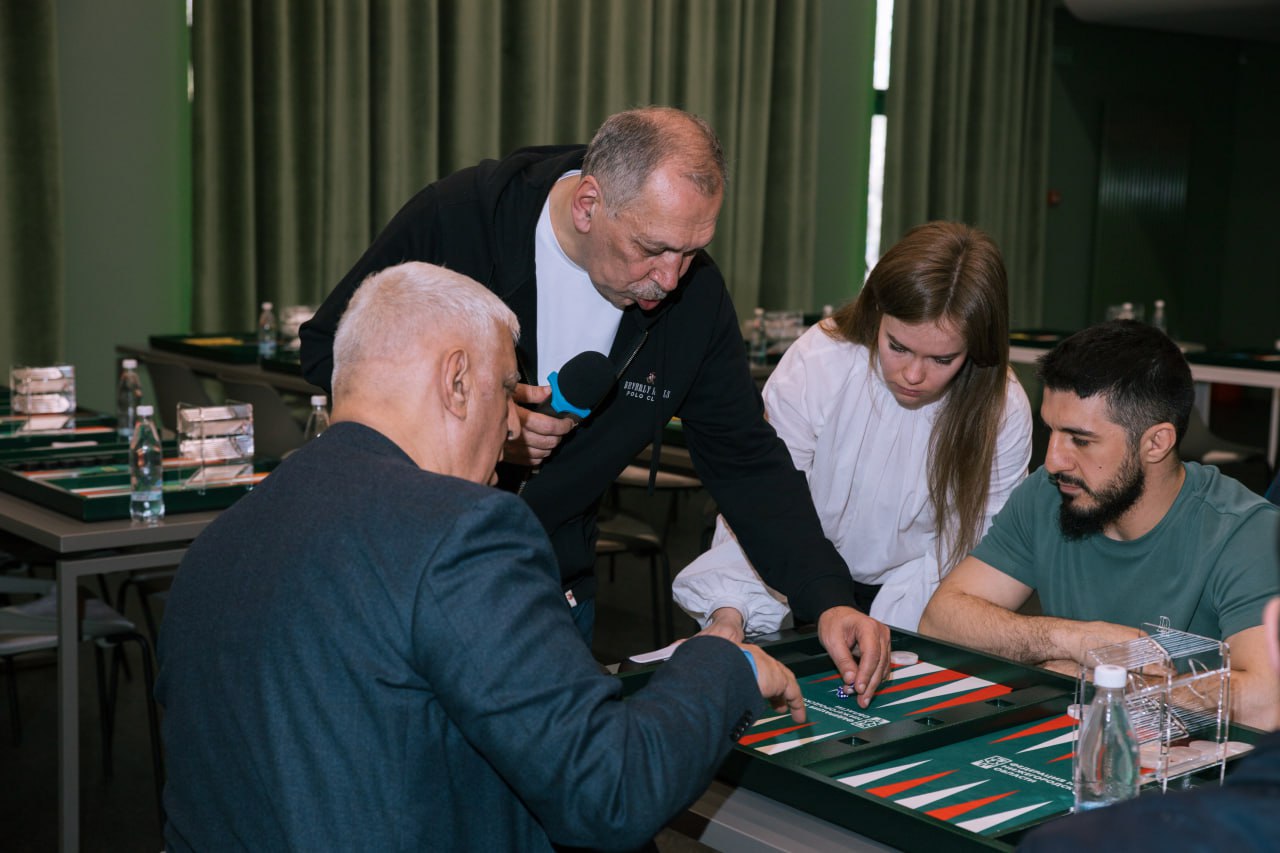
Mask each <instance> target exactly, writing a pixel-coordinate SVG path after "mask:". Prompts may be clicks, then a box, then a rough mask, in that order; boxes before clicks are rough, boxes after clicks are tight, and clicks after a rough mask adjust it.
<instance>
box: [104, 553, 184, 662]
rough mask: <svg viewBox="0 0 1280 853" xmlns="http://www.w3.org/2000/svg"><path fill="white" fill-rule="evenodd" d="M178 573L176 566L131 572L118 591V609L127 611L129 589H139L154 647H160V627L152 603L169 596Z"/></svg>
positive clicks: (139, 600)
mask: <svg viewBox="0 0 1280 853" xmlns="http://www.w3.org/2000/svg"><path fill="white" fill-rule="evenodd" d="M177 573H178V569H177V568H176V567H174V568H167V569H143V570H141V571H135V572H131V573H130V574H129V576H128V577H127V578H125V579H124V580H123V581H121V583H120V589H119V590H118V591H117V592H116V611H117V612H119V613H125V612H126V611H127V610H128V603H129V590H131V589H134V590H137V592H138V604H139V606H141V607H142V618H143V621H145V622H146V623H147V636H148V637H149V638H150V639H151V647H152V648H158V643H159V629H158V627H157V625H156V618H155V612H154V611H153V610H152V609H151V604H152V602H153V601H158V602H164V600H165V599H166V598H168V597H169V587H170V586H171V585H172V584H173V578H174V575H176V574H177ZM127 674H128V673H127V671H126V675H127Z"/></svg>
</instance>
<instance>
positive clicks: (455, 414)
mask: <svg viewBox="0 0 1280 853" xmlns="http://www.w3.org/2000/svg"><path fill="white" fill-rule="evenodd" d="M518 328H519V326H518V323H517V322H516V320H515V318H514V317H513V315H512V314H511V312H510V311H509V310H508V309H507V308H506V307H505V306H503V304H502V303H501V301H500V300H498V299H497V298H496V297H494V296H493V295H492V294H491V293H489V292H488V291H486V290H485V289H484V288H482V287H480V286H479V285H477V284H476V283H475V282H473V281H471V280H469V279H467V278H465V277H464V276H461V275H458V274H456V273H453V272H450V271H448V270H444V269H441V268H439V267H435V266H432V265H429V264H423V263H411V264H405V265H401V266H398V267H395V268H392V269H388V270H386V271H384V272H382V273H380V274H379V275H377V276H375V277H374V278H372V279H370V280H369V281H368V282H367V283H366V284H365V286H364V287H363V288H361V291H360V293H359V294H358V295H357V296H356V298H355V299H354V300H353V301H352V304H351V309H350V311H348V312H347V314H346V316H345V317H344V318H343V322H342V324H341V326H340V327H339V329H338V335H337V340H336V343H335V351H336V360H335V375H334V424H333V426H332V427H330V428H329V429H328V430H326V431H325V433H324V434H323V435H321V436H319V437H318V438H315V439H313V440H312V441H310V442H308V443H307V444H306V445H304V446H303V447H302V448H300V449H299V450H298V451H297V452H296V453H294V454H292V455H291V456H290V457H289V458H288V459H287V460H285V461H284V462H283V463H282V464H281V465H280V467H278V468H277V469H276V470H275V471H274V472H273V473H272V474H271V476H269V477H268V478H267V479H266V480H265V481H264V482H263V483H262V484H261V485H260V486H258V487H257V488H255V489H254V490H253V492H252V493H251V494H249V495H247V496H246V497H244V498H242V499H241V500H240V501H239V502H238V503H237V504H236V505H235V506H233V507H232V508H231V509H229V510H227V511H226V512H225V513H223V514H222V515H221V516H220V517H219V518H218V519H217V520H216V521H215V522H214V523H213V524H212V525H210V526H209V528H208V529H207V530H206V531H205V532H204V533H203V534H201V535H200V536H199V537H198V538H197V539H196V541H195V542H194V543H193V544H192V546H191V548H190V550H189V551H188V553H187V556H186V558H185V559H184V560H183V562H182V565H181V566H180V567H179V569H178V574H177V577H176V579H175V581H174V584H173V588H172V590H171V592H170V596H169V599H168V602H167V605H166V612H165V620H164V626H163V629H162V632H161V636H160V647H159V648H160V676H159V679H158V682H157V686H156V694H157V698H158V699H159V700H160V701H161V702H162V703H163V704H164V707H165V712H166V713H165V716H164V723H163V729H164V739H165V747H166V753H167V756H168V783H167V785H166V787H165V793H164V803H165V810H166V813H167V816H168V822H167V825H166V828H165V842H166V849H168V850H170V851H185V850H449V851H452V850H549V849H551V847H552V845H569V846H575V847H577V846H583V847H592V848H610V849H632V848H635V847H637V846H639V845H641V844H643V843H644V842H645V841H646V840H647V839H650V838H651V837H652V836H653V835H654V834H655V833H656V832H657V831H658V830H659V829H660V828H661V827H662V825H663V824H664V823H665V822H666V821H667V820H669V819H670V818H671V817H672V816H673V815H674V814H676V813H677V812H678V811H679V810H680V809H682V808H684V807H685V806H687V805H688V804H689V803H690V802H692V801H693V799H694V798H696V797H697V796H698V795H700V794H701V793H702V791H703V790H704V789H705V788H706V786H707V784H708V783H709V782H710V779H711V776H712V774H713V772H714V770H715V768H716V767H717V765H718V764H719V763H720V762H721V761H722V760H723V758H724V756H725V755H726V754H727V752H728V751H729V749H730V748H731V747H732V744H733V742H734V741H735V740H737V738H738V737H740V736H741V734H742V732H743V731H744V730H745V728H746V727H747V726H748V725H750V724H751V722H752V721H753V720H754V719H755V715H756V713H757V711H758V710H760V709H761V708H762V707H763V703H762V701H761V696H762V695H763V696H764V697H766V698H768V699H769V700H770V702H771V704H773V705H774V707H775V708H777V709H779V710H790V712H791V714H792V716H793V717H794V718H795V719H796V720H797V721H798V722H799V721H803V719H804V703H803V699H802V697H801V694H800V688H799V686H798V685H797V684H796V680H795V677H794V676H793V675H792V674H791V673H790V671H789V670H787V668H786V667H784V666H783V665H782V664H780V663H778V662H777V661H776V660H774V659H773V658H771V657H769V656H768V655H767V654H765V653H764V652H762V651H760V649H758V648H756V647H754V646H737V645H735V644H733V643H730V642H728V641H726V640H723V639H720V638H715V637H701V638H697V639H694V640H690V641H689V642H687V643H684V644H683V645H682V646H681V647H680V648H679V649H678V650H677V651H676V653H675V655H674V656H673V657H672V659H671V660H670V662H669V663H667V664H666V665H664V666H663V667H662V669H661V671H659V672H657V673H656V674H655V676H654V678H653V679H652V680H651V681H650V682H649V684H648V685H647V686H646V687H644V688H642V689H641V690H640V691H639V692H637V693H636V694H634V695H633V696H632V697H631V698H629V699H628V700H626V701H623V700H622V698H621V691H622V684H621V682H620V681H618V679H616V678H613V677H612V676H609V675H605V674H602V673H601V672H600V669H599V667H598V666H597V664H596V663H595V661H593V660H592V658H591V655H590V653H589V652H588V650H587V649H586V648H585V647H584V646H583V645H582V642H581V640H580V639H579V637H578V633H577V631H576V630H575V628H574V625H573V622H572V620H571V619H570V617H569V611H568V608H566V607H564V605H563V599H562V597H561V593H560V587H559V583H558V579H559V573H558V571H557V569H556V564H555V557H554V554H553V553H552V550H551V547H550V544H549V543H548V541H547V537H546V534H545V533H544V532H543V530H542V528H541V527H540V526H539V524H538V522H537V520H536V519H535V518H534V517H533V514H532V513H531V512H530V511H529V508H528V507H527V506H525V505H524V504H523V503H522V502H521V501H520V500H519V499H518V498H516V497H515V496H513V495H511V494H508V493H505V492H502V491H500V490H497V489H493V488H489V487H487V486H486V485H484V484H485V483H486V482H490V481H491V480H492V479H493V476H494V466H495V464H496V462H497V460H498V458H499V457H500V455H501V452H502V447H503V444H504V442H505V440H506V438H507V436H508V434H509V433H510V432H511V431H514V430H516V429H518V428H519V422H518V420H517V419H516V417H515V415H514V413H513V411H512V407H511V404H510V400H511V395H512V394H513V393H514V391H515V386H516V380H517V374H516V362H515V353H514V348H513V346H512V338H513V336H514V335H515V334H516V333H517V332H518Z"/></svg>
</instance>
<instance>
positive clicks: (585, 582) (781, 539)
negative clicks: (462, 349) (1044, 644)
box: [301, 146, 854, 620]
mask: <svg viewBox="0 0 1280 853" xmlns="http://www.w3.org/2000/svg"><path fill="white" fill-rule="evenodd" d="M585 151H586V149H585V148H584V147H583V146H555V147H541V148H524V149H521V150H519V151H516V152H515V153H514V154H512V155H510V156H509V157H506V158H505V159H503V160H485V161H483V162H481V163H480V164H479V165H477V166H473V167H471V168H467V169H463V170H461V171H459V172H455V173H454V174H452V175H450V176H448V177H446V178H443V179H441V180H439V181H436V182H435V183H432V184H429V185H428V186H427V187H425V188H424V189H423V190H421V191H420V192H419V193H418V194H417V195H415V196H414V197H413V198H412V199H410V200H409V202H408V203H407V204H406V205H405V206H404V207H403V208H401V209H400V212H399V213H397V214H396V215H395V217H394V218H393V219H392V220H391V222H390V223H389V224H388V225H387V227H386V228H385V229H383V231H382V233H381V234H379V235H378V238H377V239H376V240H375V241H374V242H373V245H372V246H370V247H369V249H368V250H367V251H366V252H365V253H364V256H363V257H361V258H360V260H359V261H358V262H357V263H356V265H355V266H354V267H353V268H352V269H351V271H350V272H348V273H347V274H346V276H345V277H344V278H343V279H342V281H341V282H339V283H338V286H337V287H336V288H335V289H334V291H333V292H332V293H331V294H330V295H329V297H328V298H327V299H326V300H325V302H324V304H323V305H322V306H321V307H320V309H319V310H318V311H317V312H316V314H315V316H314V317H313V318H312V319H311V320H310V321H309V322H307V323H306V324H305V325H303V327H302V330H301V337H302V365H303V373H304V374H305V375H306V377H307V379H308V380H310V381H311V382H313V383H314V384H316V385H318V386H320V387H323V388H329V387H330V378H331V375H332V373H333V335H334V332H335V330H336V329H337V325H338V318H339V317H341V315H342V312H343V311H344V310H346V306H347V303H348V302H349V301H350V299H351V296H352V294H353V293H354V292H355V290H356V288H357V287H358V286H359V285H360V282H362V281H363V280H364V279H365V278H366V277H367V276H369V275H370V274H372V273H374V272H377V271H378V270H381V269H384V268H386V267H389V266H393V265H395V264H399V263H403V262H405V261H414V260H417V261H427V262H430V263H435V264H439V265H441V266H444V267H448V268H449V269H451V270H455V271H457V272H460V273H464V274H466V275H468V276H470V277H472V278H474V279H475V280H476V281H478V282H480V283H481V284H483V285H484V286H485V287H487V288H489V290H491V291H493V292H494V293H495V294H497V295H498V296H499V297H501V298H502V300H503V301H504V302H505V303H506V304H507V305H508V306H509V307H510V308H511V310H512V311H514V312H515V314H516V316H517V317H519V319H520V337H521V344H520V345H519V346H518V347H517V356H518V359H519V363H520V366H521V373H522V375H523V379H524V381H526V382H536V379H534V377H536V376H537V352H536V348H537V340H538V335H537V320H538V318H537V304H538V300H537V282H536V279H535V275H534V231H535V229H536V226H537V222H538V217H539V216H540V214H541V212H542V207H543V204H544V203H545V202H546V199H547V196H548V194H549V193H550V192H551V187H552V186H553V185H554V184H555V182H556V180H557V179H559V178H560V176H561V175H563V174H564V173H565V172H567V171H570V170H573V169H580V168H581V167H582V158H583V154H584V152H585ZM609 358H610V360H611V361H612V362H613V364H614V367H615V370H616V372H617V374H618V381H617V384H616V386H615V387H614V389H613V390H612V391H611V392H610V393H609V394H608V396H606V397H605V399H604V400H603V401H602V402H601V403H600V404H599V405H597V406H596V408H595V409H594V410H593V411H592V415H591V417H590V418H589V419H587V420H586V421H585V422H584V423H583V424H582V425H581V426H579V427H578V428H577V429H575V430H573V432H571V433H569V435H568V436H566V437H565V440H564V441H563V442H562V443H561V445H560V447H559V448H558V449H557V450H556V452H555V453H554V454H553V455H552V456H551V457H550V458H549V459H548V460H547V461H546V462H544V463H543V465H542V466H541V470H540V471H539V473H538V474H537V475H536V476H532V477H529V476H527V469H526V470H522V471H513V470H511V469H512V468H513V467H514V466H508V465H504V466H501V469H500V471H499V475H500V477H501V480H502V483H501V484H502V486H503V487H504V488H509V489H514V488H515V485H516V484H518V483H520V482H525V487H524V489H523V491H521V495H522V497H524V499H525V500H526V501H527V502H528V503H529V506H530V507H531V508H532V509H533V511H534V513H535V514H536V515H537V517H538V519H539V520H540V521H541V522H542V524H543V526H544V527H545V528H546V530H547V534H548V535H549V536H550V538H551V542H552V544H553V546H554V547H555V551H556V556H557V558H558V559H559V561H560V571H561V577H562V580H563V584H564V587H565V588H566V589H572V590H573V591H574V595H575V596H576V597H577V598H579V599H583V598H584V597H591V596H593V595H594V589H595V583H594V573H593V571H592V569H593V566H594V563H595V539H596V509H597V506H598V505H599V501H600V498H601V496H602V495H603V494H604V493H605V491H606V490H607V489H608V487H609V485H610V484H611V483H612V482H613V481H614V480H615V479H616V478H617V476H618V474H619V473H621V471H622V469H623V468H625V467H626V466H627V465H628V464H629V463H631V462H632V461H633V460H634V458H635V457H636V454H638V453H639V452H640V451H641V450H643V449H644V448H645V446H646V445H648V444H649V443H650V442H653V443H654V444H655V445H657V446H658V447H660V445H661V439H662V427H663V425H665V424H666V422H667V421H668V420H669V419H670V418H672V417H673V416H679V417H680V418H681V420H682V423H683V428H684V435H685V438H686V441H687V444H688V447H689V452H690V455H691V456H692V458H693V462H694V468H695V469H696V470H697V472H698V476H699V477H700V478H701V479H702V482H703V484H704V485H705V486H706V488H707V490H708V491H709V492H710V493H711V496H712V497H713V498H714V499H715V501H716V503H717V504H718V505H719V508H720V511H721V512H722V513H724V516H725V518H726V519H727V520H728V522H729V524H730V526H732V528H733V530H734V532H735V533H736V534H737V536H738V539H739V541H740V542H741V543H742V546H743V548H744V550H745V551H746V553H747V555H748V556H749V557H750V558H751V561H752V563H753V564H754V565H755V566H756V568H757V569H758V570H759V571H760V573H761V575H762V576H763V577H764V579H765V581H766V582H767V583H768V584H769V585H770V586H772V587H774V588H775V589H778V590H780V591H782V592H784V593H785V594H786V595H787V596H788V597H789V598H790V601H791V607H792V610H793V611H794V612H795V614H796V616H797V617H798V618H800V619H802V620H815V619H817V617H818V615H819V614H820V613H821V612H822V611H823V610H825V609H826V608H828V607H832V606H835V605H838V604H845V605H850V606H852V605H853V601H854V597H853V582H852V579H851V578H850V576H849V571H848V569H847V568H846V567H845V565H844V561H843V560H842V559H841V558H840V555H839V554H838V553H837V552H836V550H835V547H834V546H832V544H831V543H830V542H828V541H827V539H826V538H825V537H824V536H823V533H822V526H821V524H820V523H819V521H818V516H817V513H816V512H815V510H814V508H813V500H812V498H811V497H810V496H809V489H808V485H807V483H806V482H805V478H804V475H802V474H801V473H800V472H798V471H797V470H796V469H795V466H794V465H793V464H792V462H791V456H790V454H789V453H788V452H787V449H786V447H785V446H784V445H783V443H782V441H781V440H780V439H779V438H778V436H777V434H776V433H775V432H774V431H773V428H772V427H770V426H769V425H768V423H767V422H766V421H765V419H764V417H763V413H764V407H763V404H762V402H761V400H760V394H759V392H758V391H757V389H756V387H755V383H754V382H753V380H752V378H751V374H750V370H749V368H748V363H747V358H746V351H745V348H744V345H743V341H742V334H741V331H740V328H739V325H738V318H737V315H736V314H735V313H734V310H733V304H732V302H731V301H730V299H729V293H728V291H727V290H726V288H725V285H724V279H723V278H721V276H720V271H719V270H718V269H717V268H716V266H715V263H714V262H712V260H711V258H710V257H709V256H708V255H707V254H706V253H705V252H699V253H698V255H697V256H696V257H695V258H694V260H693V262H692V263H691V264H690V266H689V270H688V271H687V272H686V273H685V275H684V276H683V277H682V278H681V280H680V283H679V285H678V286H677V288H676V289H675V290H674V291H673V292H672V293H671V294H670V295H669V296H667V298H666V299H664V300H663V301H662V304H661V306H660V307H659V308H657V309H655V310H654V311H652V312H649V313H647V314H646V313H645V312H643V311H641V310H639V308H637V307H634V306H633V307H631V308H628V309H626V310H625V311H624V312H623V316H622V321H621V323H620V325H619V328H618V334H617V336H616V337H615V338H614V341H613V346H612V349H611V350H610V352H609ZM655 457H656V454H655Z"/></svg>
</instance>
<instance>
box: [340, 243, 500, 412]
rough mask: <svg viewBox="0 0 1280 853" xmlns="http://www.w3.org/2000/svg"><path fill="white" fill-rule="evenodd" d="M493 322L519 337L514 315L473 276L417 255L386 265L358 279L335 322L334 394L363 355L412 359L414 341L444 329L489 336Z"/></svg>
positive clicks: (478, 337)
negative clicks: (353, 292) (419, 257)
mask: <svg viewBox="0 0 1280 853" xmlns="http://www.w3.org/2000/svg"><path fill="white" fill-rule="evenodd" d="M495 323H497V324H498V325H499V326H505V327H506V328H507V330H508V331H510V332H511V338H512V340H513V341H517V340H519V338H520V321H519V320H517V319H516V315H515V314H513V313H512V312H511V309H510V308H508V307H507V306H506V305H505V304H503V302H502V300H501V299H499V298H498V297H497V296H495V295H494V294H493V293H491V292H490V291H489V290H487V289H486V288H485V287H484V286H483V285H481V284H479V283H477V282H476V281H474V280H473V279H471V278H468V277H467V276H465V275H461V274H459V273H456V272H452V271H450V270H447V269H445V268H444V267H439V266H436V265H435V264H428V263H422V262H420V261H411V262H409V263H404V264H399V265H398V266H394V267H387V268H386V269H384V270H382V271H380V272H376V273H374V274H372V275H370V276H369V277H368V278H366V279H365V280H364V281H363V282H362V283H361V284H360V287H359V288H357V289H356V293H355V295H354V296H353V297H352V298H351V302H350V303H349V304H348V305H347V310H346V312H345V313H344V314H343V315H342V319H341V320H340V321H339V322H338V332H337V335H336V336H335V337H334V341H333V390H334V395H335V397H336V396H338V395H340V394H342V393H343V389H344V386H345V384H346V383H347V382H349V381H350V377H349V371H351V370H352V369H353V367H354V366H355V365H358V364H359V363H360V362H362V361H393V362H394V361H399V360H404V359H412V358H413V357H414V356H413V353H414V351H415V346H414V344H415V343H416V342H418V341H423V340H433V339H436V338H440V337H442V335H443V333H445V332H455V333H461V335H462V336H463V337H465V338H466V339H468V340H475V341H484V340H488V339H489V336H490V335H492V334H493V326H494V324H495ZM406 366H409V367H412V365H406Z"/></svg>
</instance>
